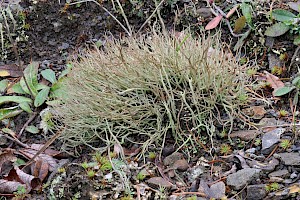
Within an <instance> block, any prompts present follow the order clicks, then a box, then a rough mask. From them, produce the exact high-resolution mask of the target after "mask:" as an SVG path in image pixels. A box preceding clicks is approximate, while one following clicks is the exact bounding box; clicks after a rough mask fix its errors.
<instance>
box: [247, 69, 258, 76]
mask: <svg viewBox="0 0 300 200" xmlns="http://www.w3.org/2000/svg"><path fill="white" fill-rule="evenodd" d="M256 73H257V70H256V69H253V68H251V69H248V70H247V75H248V76H254V75H255V74H256Z"/></svg>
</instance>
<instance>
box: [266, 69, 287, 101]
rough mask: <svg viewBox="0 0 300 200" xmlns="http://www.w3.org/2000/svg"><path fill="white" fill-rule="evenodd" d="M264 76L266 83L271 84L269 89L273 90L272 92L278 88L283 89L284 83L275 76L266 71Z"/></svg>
mask: <svg viewBox="0 0 300 200" xmlns="http://www.w3.org/2000/svg"><path fill="white" fill-rule="evenodd" d="M265 76H266V79H267V82H269V83H270V84H271V87H272V88H273V89H274V91H275V90H277V89H278V88H282V87H284V83H283V82H282V81H281V80H280V79H279V78H278V77H277V76H275V75H273V74H271V73H269V72H267V71H265ZM274 91H273V93H274ZM273 95H274V94H273Z"/></svg>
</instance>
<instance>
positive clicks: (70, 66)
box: [58, 63, 73, 79]
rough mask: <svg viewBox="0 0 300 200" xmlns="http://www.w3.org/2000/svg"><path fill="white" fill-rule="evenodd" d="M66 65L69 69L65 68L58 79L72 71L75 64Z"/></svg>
mask: <svg viewBox="0 0 300 200" xmlns="http://www.w3.org/2000/svg"><path fill="white" fill-rule="evenodd" d="M66 66H67V69H65V70H64V71H62V72H61V74H60V75H59V77H58V79H61V78H62V77H64V76H66V75H67V74H69V73H70V71H71V69H72V67H73V65H72V64H70V63H69V64H67V65H66Z"/></svg>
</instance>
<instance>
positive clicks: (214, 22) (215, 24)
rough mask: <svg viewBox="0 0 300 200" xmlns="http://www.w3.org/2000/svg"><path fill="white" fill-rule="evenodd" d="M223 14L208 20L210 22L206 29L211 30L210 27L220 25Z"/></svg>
mask: <svg viewBox="0 0 300 200" xmlns="http://www.w3.org/2000/svg"><path fill="white" fill-rule="evenodd" d="M222 18H223V16H222V15H218V16H216V17H215V18H213V19H212V20H211V21H210V22H208V24H207V25H206V26H205V30H210V29H214V28H216V27H217V26H218V24H219V23H220V21H221V20H222Z"/></svg>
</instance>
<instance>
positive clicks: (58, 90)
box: [50, 78, 65, 98]
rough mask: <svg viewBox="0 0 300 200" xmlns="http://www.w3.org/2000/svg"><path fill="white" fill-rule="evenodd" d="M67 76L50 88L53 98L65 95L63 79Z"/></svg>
mask: <svg viewBox="0 0 300 200" xmlns="http://www.w3.org/2000/svg"><path fill="white" fill-rule="evenodd" d="M64 80H65V78H61V79H59V80H58V81H57V82H56V83H55V84H54V85H53V86H52V87H51V89H50V92H51V93H50V97H51V98H57V97H62V96H63V95H65V92H64V90H63V89H62V85H63V81H64Z"/></svg>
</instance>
